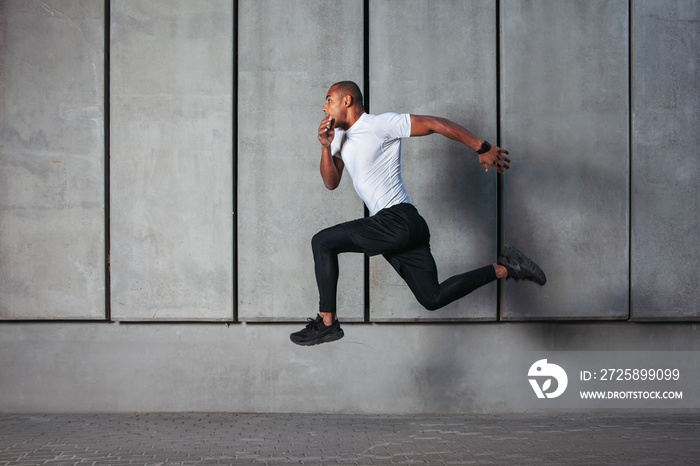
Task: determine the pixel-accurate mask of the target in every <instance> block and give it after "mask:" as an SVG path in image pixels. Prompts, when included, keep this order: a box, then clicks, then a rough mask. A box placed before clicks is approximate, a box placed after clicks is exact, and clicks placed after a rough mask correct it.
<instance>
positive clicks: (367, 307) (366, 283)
mask: <svg viewBox="0 0 700 466" xmlns="http://www.w3.org/2000/svg"><path fill="white" fill-rule="evenodd" d="M362 15H363V17H362V22H363V27H364V31H363V32H364V34H363V44H362V47H363V52H362V53H363V63H362V64H363V70H362V73H363V81H364V83H363V87H364V89H363V93H364V97H365V98H364V107H365V111H366V112H367V113H369V111H370V109H369V91H370V83H369V0H364V2H363V5H362ZM363 207H364V216H365V217H369V209H367V206H366V205H364V203H363ZM369 262H370V259H369V257H368V256H367V255H365V256H364V291H365V293H364V302H365V309H364V321H365V323H369V322H370V305H369V302H370V290H369V286H370V285H369V284H370V280H369V274H370V270H369Z"/></svg>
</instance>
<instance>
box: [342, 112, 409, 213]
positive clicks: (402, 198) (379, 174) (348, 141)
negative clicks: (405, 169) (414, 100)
mask: <svg viewBox="0 0 700 466" xmlns="http://www.w3.org/2000/svg"><path fill="white" fill-rule="evenodd" d="M410 135H411V117H410V115H409V114H407V113H406V114H398V113H383V114H381V115H373V114H369V113H363V114H362V116H361V117H360V118H359V119H358V120H357V121H356V122H355V124H353V125H352V126H351V127H350V128H349V129H348V130H347V131H343V130H341V129H336V130H335V137H334V138H333V142H332V143H331V154H333V156H335V157H339V158H340V159H341V160H342V161H343V163H344V164H345V168H346V169H347V171H348V173H349V174H350V177H351V178H352V183H353V186H354V187H355V191H356V192H357V194H358V196H360V198H361V199H362V201H363V202H364V203H365V205H366V206H367V208H368V209H369V211H370V214H371V215H374V214H376V213H377V212H379V211H380V210H382V209H386V208H387V207H391V206H393V205H396V204H400V203H403V202H406V203H409V204H410V202H411V200H410V199H409V198H408V193H406V188H404V185H403V179H402V177H401V138H404V137H410Z"/></svg>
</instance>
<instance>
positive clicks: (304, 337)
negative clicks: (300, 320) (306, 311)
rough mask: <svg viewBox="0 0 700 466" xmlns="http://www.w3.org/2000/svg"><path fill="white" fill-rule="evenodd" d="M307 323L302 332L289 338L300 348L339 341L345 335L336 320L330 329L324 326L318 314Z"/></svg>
mask: <svg viewBox="0 0 700 466" xmlns="http://www.w3.org/2000/svg"><path fill="white" fill-rule="evenodd" d="M308 321H309V324H308V325H307V326H306V327H305V328H304V329H303V330H300V331H298V332H295V333H292V334H291V335H290V336H289V339H290V340H292V342H293V343H296V344H297V345H301V346H312V345H318V344H320V343H328V342H331V341H336V340H340V339H341V338H343V336H344V335H345V333H344V332H343V329H342V328H340V322H338V320H337V319H336V321H335V322H333V324H332V325H331V326H330V327H326V326H325V325H324V323H323V318H322V317H321V315H320V314H319V315H317V316H316V318H315V319H308Z"/></svg>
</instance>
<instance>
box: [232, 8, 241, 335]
mask: <svg viewBox="0 0 700 466" xmlns="http://www.w3.org/2000/svg"><path fill="white" fill-rule="evenodd" d="M232 1H233V18H232V21H233V25H232V26H233V49H232V55H233V57H232V58H233V64H232V65H233V70H232V74H233V78H232V79H231V84H232V86H233V88H232V90H231V113H232V115H231V170H232V178H231V179H232V181H233V182H232V183H231V184H232V186H231V196H232V204H231V205H232V207H233V212H231V216H232V228H233V232H232V233H233V238H232V239H231V240H232V241H233V248H232V251H233V254H232V257H231V261H232V267H233V283H232V286H233V288H232V290H233V297H232V299H233V315H232V319H233V322H238V30H239V27H238V25H239V23H240V21H239V20H238V17H239V9H238V6H239V5H238V0H232Z"/></svg>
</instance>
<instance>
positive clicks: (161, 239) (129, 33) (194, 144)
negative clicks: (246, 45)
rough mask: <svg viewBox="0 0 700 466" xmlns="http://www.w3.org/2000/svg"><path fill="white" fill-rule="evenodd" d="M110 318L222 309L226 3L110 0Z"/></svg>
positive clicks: (229, 243) (226, 297) (225, 277)
mask: <svg viewBox="0 0 700 466" xmlns="http://www.w3.org/2000/svg"><path fill="white" fill-rule="evenodd" d="M111 31H112V48H111V52H112V53H111V88H112V93H111V186H112V194H111V202H112V204H111V216H112V221H111V226H112V231H111V245H112V252H111V267H112V269H111V270H112V317H113V318H114V319H115V320H169V319H174V320H231V319H233V219H232V212H233V181H232V179H233V164H232V153H233V145H232V133H233V128H232V125H233V110H232V102H233V96H232V92H233V81H232V70H233V50H232V47H233V45H232V44H233V11H232V3H231V2H230V1H228V0H207V1H200V2H196V3H195V2H189V1H186V0H178V1H172V0H160V1H153V0H133V1H119V2H113V3H112V28H111Z"/></svg>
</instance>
